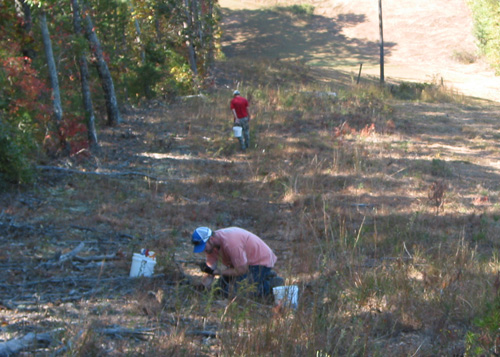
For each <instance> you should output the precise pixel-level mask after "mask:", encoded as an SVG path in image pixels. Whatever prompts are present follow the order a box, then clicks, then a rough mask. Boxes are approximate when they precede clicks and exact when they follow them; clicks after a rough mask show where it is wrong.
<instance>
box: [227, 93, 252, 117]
mask: <svg viewBox="0 0 500 357" xmlns="http://www.w3.org/2000/svg"><path fill="white" fill-rule="evenodd" d="M247 108H248V101H247V100H246V99H245V98H243V97H242V96H239V95H237V96H236V97H234V98H233V99H232V100H231V110H232V109H234V110H235V111H236V116H237V117H238V119H241V118H245V117H247V116H248V110H247Z"/></svg>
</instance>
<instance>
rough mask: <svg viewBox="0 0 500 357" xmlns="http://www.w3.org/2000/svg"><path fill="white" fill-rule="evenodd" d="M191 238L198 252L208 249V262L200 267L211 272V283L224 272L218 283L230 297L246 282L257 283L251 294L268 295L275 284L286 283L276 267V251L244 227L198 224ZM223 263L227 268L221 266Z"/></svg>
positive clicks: (205, 271)
mask: <svg viewBox="0 0 500 357" xmlns="http://www.w3.org/2000/svg"><path fill="white" fill-rule="evenodd" d="M191 242H192V244H193V245H194V250H193V251H194V253H202V252H205V255H206V262H205V263H203V264H202V266H200V267H201V268H202V271H203V272H204V273H206V274H207V275H206V276H205V278H206V279H205V281H207V280H208V284H207V285H211V283H212V282H213V277H214V276H220V278H219V281H218V283H217V285H218V286H219V287H220V289H221V291H222V293H223V295H224V296H226V297H227V296H228V295H229V294H230V293H236V292H237V291H238V288H241V286H242V285H243V284H248V285H250V284H254V285H255V289H256V290H255V291H253V292H252V294H251V295H253V296H258V297H262V298H266V297H268V296H271V295H272V287H273V286H278V285H282V284H283V279H282V278H280V277H278V276H277V275H276V273H275V272H274V271H272V269H273V267H274V264H275V263H276V260H277V258H276V255H275V254H274V253H273V251H272V250H271V248H269V246H268V245H267V244H266V243H265V242H264V241H263V240H262V239H261V238H259V237H258V236H256V235H255V234H253V233H251V232H249V231H247V230H245V229H243V228H238V227H229V228H223V229H219V230H217V231H215V232H212V230H211V229H210V228H208V227H198V228H196V229H195V231H194V232H193V235H192V237H191ZM219 263H220V265H223V266H224V267H225V268H224V269H221V268H220V267H219Z"/></svg>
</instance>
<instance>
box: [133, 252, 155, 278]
mask: <svg viewBox="0 0 500 357" xmlns="http://www.w3.org/2000/svg"><path fill="white" fill-rule="evenodd" d="M155 265H156V261H155V260H154V259H151V258H148V257H146V256H145V255H142V254H138V253H134V256H133V257H132V266H131V267H130V277H131V278H136V277H139V276H152V275H153V274H154V270H155Z"/></svg>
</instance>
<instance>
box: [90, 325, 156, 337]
mask: <svg viewBox="0 0 500 357" xmlns="http://www.w3.org/2000/svg"><path fill="white" fill-rule="evenodd" d="M152 331H153V330H152V329H150V328H141V329H134V330H132V329H128V328H124V327H120V326H118V327H105V328H99V329H96V332H97V333H99V334H103V335H112V336H116V337H118V338H123V337H125V336H127V337H136V338H139V339H141V340H147V339H148V336H153V335H154V333H153V332H152Z"/></svg>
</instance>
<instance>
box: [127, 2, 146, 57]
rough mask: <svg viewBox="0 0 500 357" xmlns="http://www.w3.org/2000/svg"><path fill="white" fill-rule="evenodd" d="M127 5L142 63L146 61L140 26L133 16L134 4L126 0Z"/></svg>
mask: <svg viewBox="0 0 500 357" xmlns="http://www.w3.org/2000/svg"><path fill="white" fill-rule="evenodd" d="M128 6H129V7H130V15H131V17H132V18H133V19H134V26H135V32H137V39H136V40H137V43H138V44H139V47H140V49H141V63H142V64H144V63H146V52H145V51H144V46H143V44H142V41H141V26H140V25H139V21H137V18H136V17H135V16H134V12H135V10H134V4H132V1H130V0H129V1H128Z"/></svg>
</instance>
